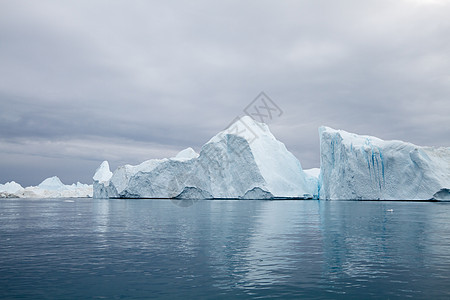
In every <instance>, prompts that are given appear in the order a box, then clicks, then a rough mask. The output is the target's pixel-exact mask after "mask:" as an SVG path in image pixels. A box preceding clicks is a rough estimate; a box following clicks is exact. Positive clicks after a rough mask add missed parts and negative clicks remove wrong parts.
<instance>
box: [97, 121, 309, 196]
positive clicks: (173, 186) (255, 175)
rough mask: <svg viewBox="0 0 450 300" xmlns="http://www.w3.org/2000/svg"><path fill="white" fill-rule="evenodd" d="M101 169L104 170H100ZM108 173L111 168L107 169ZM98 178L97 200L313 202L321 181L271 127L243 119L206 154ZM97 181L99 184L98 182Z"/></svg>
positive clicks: (190, 152)
mask: <svg viewBox="0 0 450 300" xmlns="http://www.w3.org/2000/svg"><path fill="white" fill-rule="evenodd" d="M100 169H101V168H99V170H100ZM108 171H109V168H108ZM99 177H100V174H99V171H97V172H96V174H95V175H94V197H97V198H100V197H102V198H117V197H120V198H178V199H183V198H187V199H194V198H197V197H198V198H245V199H249V198H252V199H254V198H264V199H266V198H277V197H284V198H286V197H288V198H289V197H295V198H311V197H313V195H317V179H316V178H314V177H313V176H309V175H306V174H305V173H304V172H303V170H302V168H301V165H300V162H299V161H298V160H297V159H296V158H295V157H294V156H293V155H292V154H291V153H290V152H289V151H288V150H287V149H286V147H285V146H284V144H283V143H281V142H279V141H278V140H276V139H275V137H274V136H273V135H272V133H271V132H270V130H269V128H268V127H267V125H265V124H263V123H258V122H256V121H254V120H253V119H252V118H250V117H243V118H241V119H239V120H237V121H236V122H235V123H234V124H232V125H231V126H230V127H229V128H228V129H226V130H224V131H222V132H219V133H218V134H217V135H215V136H214V137H213V138H212V139H211V140H210V141H209V142H207V143H206V144H205V145H204V146H203V147H202V149H201V151H200V153H199V154H197V153H195V151H194V150H192V149H191V148H188V149H186V150H183V151H181V152H180V153H179V154H178V155H177V156H175V157H174V158H169V159H152V160H148V161H145V162H143V163H142V164H140V165H137V166H131V165H125V166H122V167H119V168H118V169H117V170H116V171H115V172H114V173H113V175H112V177H111V178H110V179H109V180H108V181H103V182H102V181H100V180H98V178H99ZM96 178H97V179H96Z"/></svg>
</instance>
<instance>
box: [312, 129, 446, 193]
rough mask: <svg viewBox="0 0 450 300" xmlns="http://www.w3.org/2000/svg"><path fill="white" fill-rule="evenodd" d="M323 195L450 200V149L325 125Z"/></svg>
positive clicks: (323, 137)
mask: <svg viewBox="0 0 450 300" xmlns="http://www.w3.org/2000/svg"><path fill="white" fill-rule="evenodd" d="M319 135H320V165H321V171H320V176H319V194H320V199H327V200H343V199H349V200H445V199H450V190H449V188H450V148H445V147H441V148H435V147H420V146H416V145H413V144H411V143H407V142H402V141H395V140H394V141H384V140H381V139H379V138H376V137H372V136H366V135H357V134H353V133H348V132H346V131H343V130H335V129H332V128H329V127H320V129H319Z"/></svg>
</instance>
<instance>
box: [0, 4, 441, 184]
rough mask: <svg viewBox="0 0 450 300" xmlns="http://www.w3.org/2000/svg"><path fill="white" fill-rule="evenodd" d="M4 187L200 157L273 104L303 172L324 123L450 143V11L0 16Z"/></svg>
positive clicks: (336, 7)
mask: <svg viewBox="0 0 450 300" xmlns="http://www.w3.org/2000/svg"><path fill="white" fill-rule="evenodd" d="M0 7H1V9H0V41H1V44H0V66H1V68H0V168H1V170H2V172H1V174H0V182H5V181H10V180H16V181H18V182H20V183H21V184H23V185H30V184H38V183H39V182H40V181H41V180H43V179H44V178H46V177H49V176H53V175H58V176H60V177H61V179H62V180H63V181H64V182H65V183H72V182H74V181H77V180H81V181H83V182H89V181H90V180H91V176H92V173H93V172H94V171H95V168H96V167H97V166H98V165H99V164H100V162H101V161H102V160H103V159H109V160H110V163H111V165H112V166H113V167H117V166H118V165H119V164H123V163H138V162H140V161H143V160H145V159H149V158H156V157H166V156H171V155H174V154H175V153H176V152H177V151H179V150H181V149H183V148H185V147H188V146H192V147H193V148H194V149H196V150H199V149H200V147H201V145H202V144H203V143H205V142H206V141H207V140H208V139H209V138H210V137H211V136H212V135H214V134H215V133H216V132H218V131H219V130H221V129H223V128H224V127H225V126H226V125H228V124H229V122H230V121H231V120H233V119H234V118H235V117H236V116H238V115H243V114H244V112H243V109H244V108H245V107H246V106H247V105H248V104H249V103H250V102H251V101H252V100H253V99H254V97H255V96H256V95H258V94H259V92H260V91H265V92H266V93H267V94H268V95H269V96H270V97H271V98H272V99H273V100H274V101H275V102H276V103H277V105H278V106H280V108H281V109H282V110H283V112H284V113H283V115H282V116H281V117H279V118H276V119H275V120H273V122H271V123H270V127H271V129H272V131H273V133H274V134H275V136H277V137H278V138H279V139H280V140H281V141H283V142H284V143H285V144H286V145H287V147H288V149H290V150H291V151H292V152H293V153H294V154H295V155H296V156H297V157H298V158H299V159H300V161H301V163H302V165H303V166H304V167H305V168H309V167H315V166H318V165H319V141H318V134H317V128H318V127H319V126H320V125H328V126H331V127H337V128H342V129H345V130H348V131H353V132H356V133H361V134H370V135H375V136H378V137H380V138H384V139H401V140H406V141H410V142H413V143H416V144H419V145H440V146H450V139H449V136H450V126H449V125H448V124H450V114H449V113H448V112H449V111H450V99H449V96H450V72H449V70H450V39H448V37H449V36H450V18H448V16H449V15H450V3H449V1H437V0H435V1H431V0H430V1H426V0H421V1H419V0H403V1H356V0H354V1H349V0H348V1H346V0H344V1H245V2H242V1H239V2H238V1H189V2H186V1H164V2H161V1H158V2H157V1H131V2H130V1H95V2H93V1H63V2H60V1H9V2H2V4H0Z"/></svg>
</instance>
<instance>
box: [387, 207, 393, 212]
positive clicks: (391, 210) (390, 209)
mask: <svg viewBox="0 0 450 300" xmlns="http://www.w3.org/2000/svg"><path fill="white" fill-rule="evenodd" d="M386 211H390V212H393V211H394V210H393V209H392V208H389V209H386Z"/></svg>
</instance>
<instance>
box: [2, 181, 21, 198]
mask: <svg viewBox="0 0 450 300" xmlns="http://www.w3.org/2000/svg"><path fill="white" fill-rule="evenodd" d="M23 190H24V189H23V187H22V186H21V185H20V184H18V183H17V182H15V181H11V182H7V183H5V184H0V198H18V196H17V195H19V194H20V193H22V192H23Z"/></svg>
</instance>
